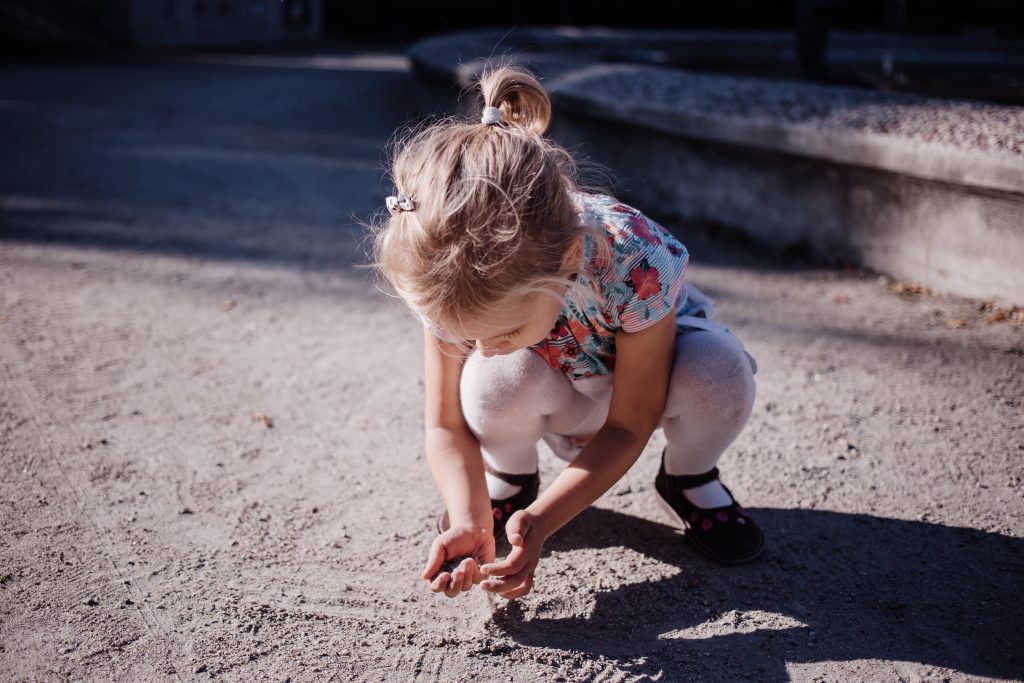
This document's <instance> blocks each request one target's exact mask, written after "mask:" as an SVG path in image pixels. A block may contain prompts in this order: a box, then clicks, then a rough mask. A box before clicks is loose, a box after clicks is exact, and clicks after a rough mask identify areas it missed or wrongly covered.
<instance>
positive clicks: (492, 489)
mask: <svg viewBox="0 0 1024 683" xmlns="http://www.w3.org/2000/svg"><path fill="white" fill-rule="evenodd" d="M484 478H486V479H487V495H489V496H490V497H491V499H492V500H502V499H504V498H510V497H512V496H514V495H516V494H517V493H519V491H520V490H522V488H523V487H522V486H516V485H515V484H510V483H508V482H507V481H505V480H504V479H498V478H497V477H495V476H494V475H493V474H491V473H490V472H484ZM726 505H728V503H726Z"/></svg>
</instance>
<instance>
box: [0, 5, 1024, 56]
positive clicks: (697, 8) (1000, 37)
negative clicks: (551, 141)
mask: <svg viewBox="0 0 1024 683" xmlns="http://www.w3.org/2000/svg"><path fill="white" fill-rule="evenodd" d="M151 1H153V2H167V1H169V0H151ZM194 2H195V3H196V5H195V9H196V11H197V12H198V11H199V10H200V9H202V10H203V11H208V12H221V13H225V12H237V11H240V9H244V7H242V5H243V4H244V0H194ZM307 2H308V0H281V3H280V7H281V11H282V15H283V16H284V15H285V14H287V13H289V12H291V13H292V15H293V16H301V13H302V10H303V7H305V6H306V3H307ZM130 4H131V3H130V0H35V1H31V2H30V1H27V0H0V46H2V47H0V50H2V51H3V52H5V53H12V52H14V53H17V52H24V51H36V50H53V49H74V50H109V49H123V48H126V47H130V46H131V39H130V38H129V37H128V35H127V33H126V31H125V30H124V25H125V16H126V15H127V13H128V12H129V11H130ZM320 11H321V12H322V18H323V33H322V39H323V40H325V41H327V42H330V41H331V40H332V39H339V40H352V39H366V40H372V41H382V40H384V41H396V42H406V41H410V40H414V39H416V38H420V37H423V36H425V35H429V34H433V33H439V32H446V31H455V30H460V29H466V28H473V27H483V26H505V27H513V26H534V25H552V24H572V25H575V26H615V27H637V28H692V29H731V30H790V29H795V28H796V27H797V25H798V23H799V22H804V23H805V24H806V23H823V24H825V25H826V26H827V27H828V28H829V29H830V30H845V31H864V32H882V33H906V34H931V35H948V36H960V37H964V36H966V37H969V38H971V39H973V40H976V41H978V42H981V43H994V42H1006V41H1016V40H1024V3H1022V2H1019V0H970V1H967V0H957V1H946V2H942V1H938V2H936V1H932V0H784V1H781V2H762V1H759V0H716V1H715V2H709V1H702V2H663V1H661V0H657V1H656V0H631V1H630V2H619V3H593V2H583V1H582V0H543V1H542V0H524V1H519V2H512V3H480V2H468V1H467V2H443V1H440V0H419V1H414V2H410V1H408V0H373V1H370V2H353V1H352V0H323V3H322V5H321V8H320Z"/></svg>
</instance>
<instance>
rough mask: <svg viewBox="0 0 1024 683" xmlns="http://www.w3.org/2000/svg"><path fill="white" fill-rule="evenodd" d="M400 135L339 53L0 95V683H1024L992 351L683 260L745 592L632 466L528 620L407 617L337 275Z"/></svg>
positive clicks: (406, 478)
mask: <svg viewBox="0 0 1024 683" xmlns="http://www.w3.org/2000/svg"><path fill="white" fill-rule="evenodd" d="M426 102H427V99H425V96H424V93H423V92H421V91H420V90H419V89H418V87H417V85H416V84H415V82H414V78H413V76H412V74H411V73H409V72H408V70H407V66H406V64H405V62H404V61H403V60H402V59H401V57H400V56H396V55H383V56H381V57H380V58H375V59H366V58H360V59H352V58H350V57H349V56H347V55H346V54H345V52H344V51H343V50H342V51H338V52H336V54H334V56H333V59H332V60H329V61H327V62H323V61H321V62H317V63H309V62H307V61H304V60H301V59H300V60H296V61H288V62H282V61H275V58H274V57H272V56H267V57H265V58H263V59H260V60H253V61H252V63H250V64H249V65H226V64H212V63H208V60H207V61H205V62H204V60H203V59H198V60H197V61H196V62H195V63H180V62H168V61H149V62H130V63H127V62H101V63H87V64H84V63H83V64H67V63H65V64H59V63H55V64H34V65H8V66H6V67H4V68H3V69H2V70H0V156H2V158H3V159H4V163H3V164H2V165H0V459H2V460H0V462H2V470H0V471H2V473H3V474H2V478H0V678H3V679H7V680H41V679H42V680H61V679H75V680H80V679H117V680H124V679H136V680H174V679H178V680H206V679H210V678H213V679H218V680H238V681H249V680H292V681H303V680H324V679H335V680H345V681H347V680H375V681H376V680H389V681H390V680H401V681H405V680H415V681H452V680H481V681H509V680H544V681H626V680H660V681H684V680H685V681H735V680H755V681H779V680H798V681H812V680H828V681H845V680H886V681H889V680H905V681H915V680H950V681H967V680H972V681H973V680H989V679H995V680H1006V679H1021V678H1024V649H1022V648H1021V646H1020V633H1021V631H1022V628H1024V619H1022V617H1021V614H1020V605H1021V604H1022V601H1024V581H1022V580H1021V577H1022V575H1024V574H1022V570H1024V542H1022V536H1024V515H1022V513H1024V500H1022V496H1024V466H1022V460H1024V419H1022V415H1024V410H1022V401H1024V398H1022V397H1024V334H1022V333H1024V329H1022V327H1021V326H1020V325H1018V324H1015V323H1009V322H1001V323H996V324H986V323H985V322H983V319H982V314H981V313H979V312H978V310H977V308H978V302H975V301H969V300H963V299H956V298H946V297H941V296H933V295H897V294H895V293H893V292H892V291H891V288H890V286H888V285H887V283H886V282H884V281H880V280H879V278H878V276H877V275H874V274H869V273H863V272H859V271H855V270H839V271H836V270H830V269H826V268H821V267H815V266H813V265H807V264H798V263H780V262H778V261H777V260H772V259H771V258H769V257H768V256H765V255H763V254H761V253H760V250H759V249H758V248H757V247H756V246H753V245H747V244H743V243H738V242H734V241H729V240H725V239H722V238H720V237H717V236H713V235H712V234H711V232H712V231H709V230H706V229H704V228H702V226H695V225H679V224H674V223H669V224H668V225H669V227H670V228H672V229H673V230H674V231H675V232H676V233H677V234H678V235H679V236H680V237H681V238H682V240H683V241H684V242H685V243H686V244H687V245H688V246H689V247H690V250H691V252H692V254H693V267H692V270H691V277H692V279H693V280H694V281H695V282H696V283H697V284H698V285H699V286H701V287H702V288H703V289H704V290H705V291H706V292H707V293H709V294H710V295H712V296H713V297H715V299H716V300H717V302H718V303H719V306H720V310H721V314H720V320H722V321H723V322H725V323H726V324H727V325H729V326H730V327H731V328H732V329H733V330H734V331H735V332H736V333H737V334H738V335H739V336H740V337H741V338H742V339H743V340H744V342H745V343H746V345H747V347H748V349H749V350H750V351H751V353H753V354H754V355H755V356H756V357H757V359H758V361H759V363H760V372H759V373H758V376H757V377H758V382H759V384H758V392H759V393H758V400H757V404H756V406H755V409H754V414H753V416H752V418H751V420H750V424H749V426H748V427H747V429H746V431H745V432H744V433H743V434H742V435H741V437H740V438H739V440H738V441H737V442H736V443H735V445H734V447H733V448H732V449H731V450H730V451H729V452H728V453H727V454H726V456H725V457H724V459H723V462H722V469H723V478H724V480H725V481H726V483H727V484H728V485H730V487H731V488H732V489H733V491H734V492H735V493H736V494H737V496H738V497H739V499H740V500H741V501H743V502H744V503H745V504H746V505H747V506H748V507H749V508H750V509H751V510H752V512H753V514H754V515H755V516H756V517H757V519H758V521H759V522H760V523H761V525H762V526H763V527H764V528H765V530H766V534H767V536H768V543H769V548H768V551H767V552H766V556H765V557H764V559H763V561H760V562H757V563H755V564H752V565H749V566H745V567H739V568H721V567H719V566H716V565H714V564H712V563H709V562H707V561H705V560H703V559H701V557H699V556H698V555H696V554H695V553H694V552H693V551H692V550H691V549H690V548H689V547H688V546H687V544H686V542H685V540H684V539H683V538H682V536H681V535H680V534H679V533H677V532H676V531H675V530H674V529H673V528H672V527H670V526H668V522H669V520H668V518H667V517H666V516H665V515H664V513H663V512H662V511H661V510H660V508H658V507H657V506H656V504H655V502H654V499H653V495H654V493H653V479H654V474H655V471H656V468H657V453H658V451H659V449H660V447H661V445H662V443H663V441H662V438H663V437H661V435H660V433H659V434H656V436H655V438H654V439H653V440H652V442H651V444H650V445H649V447H648V449H647V451H646V452H645V454H644V456H643V457H642V458H641V460H640V462H639V463H638V464H637V465H636V466H635V467H634V468H633V469H632V470H631V471H630V472H629V473H628V475H627V476H626V477H625V478H624V479H623V480H622V481H621V482H619V483H618V484H617V485H616V486H615V487H614V488H613V489H612V491H610V492H609V493H608V494H607V495H605V496H604V497H603V498H602V499H601V500H600V501H598V503H597V504H596V505H595V506H593V507H592V508H591V509H590V510H588V511H587V512H585V513H584V514H583V515H581V516H580V517H579V518H577V519H576V520H574V521H573V522H572V523H571V524H570V525H569V526H567V527H566V528H565V529H563V530H562V531H561V532H560V533H559V534H557V535H556V536H555V537H553V538H552V539H551V541H550V543H549V544H548V547H547V548H546V555H545V557H544V559H543V560H542V563H541V565H540V568H539V570H538V573H537V578H536V589H535V591H534V593H533V594H531V595H530V596H528V597H527V598H526V599H523V600H521V601H519V602H516V603H506V602H505V601H503V600H501V599H492V598H490V597H489V596H487V595H485V594H483V593H481V592H480V591H473V592H472V593H470V594H467V595H464V596H462V597H460V598H459V599H457V600H449V599H447V598H444V597H443V596H438V595H434V594H432V593H430V592H429V591H427V590H426V587H425V585H424V583H423V582H422V581H421V580H420V579H419V578H418V574H419V572H420V570H421V566H422V563H423V561H424V559H425V556H426V550H427V547H428V544H429V543H430V541H431V540H432V537H433V531H432V528H433V523H434V518H435V515H436V513H437V511H438V507H439V502H440V500H439V496H438V495H437V493H436V491H435V489H434V487H433V485H432V483H431V482H430V479H429V473H428V470H427V467H426V463H425V462H424V459H423V455H422V445H421V442H420V429H421V416H420V408H421V402H422V384H421V379H420V373H421V365H422V360H421V358H420V332H419V329H418V327H417V324H416V323H415V322H414V321H413V320H412V319H411V318H410V317H409V316H408V315H407V314H406V313H405V312H404V311H403V310H402V309H401V308H399V307H398V306H396V305H394V304H392V303H391V302H389V301H387V300H386V299H385V298H384V297H383V296H381V295H379V294H377V293H376V292H374V290H373V288H372V286H371V284H370V283H369V282H368V278H367V274H366V272H365V271H361V270H359V269H357V268H355V267H354V266H353V264H354V263H357V262H359V261H360V260H361V256H360V251H359V247H358V239H359V237H360V229H359V227H358V225H357V224H356V222H355V219H356V218H364V217H366V216H367V215H368V214H370V213H371V212H373V211H375V210H377V209H379V208H381V207H382V203H383V195H384V194H385V191H386V189H387V187H386V185H385V184H384V183H383V180H382V177H383V174H382V171H381V164H380V162H381V155H380V148H381V146H382V145H383V144H384V142H385V141H386V139H387V137H388V136H389V135H390V133H391V132H392V130H393V129H394V127H395V126H396V125H398V124H399V123H400V122H402V121H405V120H408V119H410V118H411V117H414V116H416V115H417V113H418V112H422V111H428V110H431V109H430V107H432V106H434V105H429V106H428V105H427V104H426ZM640 208H641V209H645V210H648V212H650V213H651V214H652V215H653V216H654V217H655V218H658V216H657V213H656V212H655V211H651V210H650V208H649V207H640ZM254 416H255V417H254ZM260 416H266V419H261V418H260ZM559 468H560V465H559V464H558V463H557V462H556V461H555V460H554V458H553V456H551V455H550V453H547V452H545V453H544V456H543V460H542V476H543V478H544V481H545V482H550V481H551V479H552V478H553V477H554V476H555V475H556V474H557V472H558V470H559Z"/></svg>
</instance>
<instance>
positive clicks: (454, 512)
mask: <svg viewBox="0 0 1024 683" xmlns="http://www.w3.org/2000/svg"><path fill="white" fill-rule="evenodd" d="M424 337H425V342H424V346H425V368H424V369H425V373H424V391H425V392H426V412H425V415H424V429H425V441H426V454H427V463H428V464H429V465H430V472H431V474H432V475H433V477H434V481H435V482H436V483H437V488H438V489H439V490H440V491H441V496H442V497H443V498H444V502H445V505H446V506H447V508H448V517H449V520H450V521H451V524H452V526H458V525H472V526H480V527H483V528H486V529H487V530H488V531H490V530H491V529H492V528H493V525H494V518H493V516H492V514H491V501H490V498H489V497H488V495H487V483H486V481H485V480H484V465H483V458H482V457H481V455H480V444H479V443H478V442H477V440H476V437H474V436H473V434H472V433H471V432H470V431H469V427H468V426H467V425H466V420H465V418H464V417H463V415H462V404H461V402H460V399H459V382H460V379H461V377H462V363H463V361H464V360H465V356H466V352H465V351H464V350H462V349H460V348H459V347H457V346H454V345H451V344H445V343H444V342H441V341H440V340H438V339H437V338H436V337H434V335H432V334H430V332H428V331H426V330H424Z"/></svg>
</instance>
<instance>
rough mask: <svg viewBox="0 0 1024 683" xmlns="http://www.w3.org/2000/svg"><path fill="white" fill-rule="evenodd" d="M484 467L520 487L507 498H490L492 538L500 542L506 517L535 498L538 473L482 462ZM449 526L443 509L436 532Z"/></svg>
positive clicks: (502, 537) (525, 506)
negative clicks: (503, 469)
mask: <svg viewBox="0 0 1024 683" xmlns="http://www.w3.org/2000/svg"><path fill="white" fill-rule="evenodd" d="M484 469H485V470H486V471H487V473H488V474H491V475H494V476H495V477H497V478H498V479H501V480H502V481H504V482H506V483H508V484H511V485H513V486H519V487H521V488H520V490H519V492H518V493H516V494H515V495H512V496H509V497H508V498H500V499H495V498H491V514H493V515H494V539H495V540H496V541H497V542H498V543H501V541H502V540H503V539H504V538H505V522H507V521H508V518H509V517H511V516H512V515H513V513H515V512H516V511H517V510H523V509H525V508H527V507H528V506H529V505H530V504H531V503H532V502H533V501H535V500H537V493H538V491H539V490H540V473H539V472H534V473H533V474H508V473H506V472H499V471H497V470H495V469H494V468H492V467H491V466H489V465H488V464H487V463H484ZM450 527H451V523H450V522H449V521H448V511H447V510H445V511H444V514H442V515H441V516H440V517H438V519H437V533H439V534H443V533H444V532H446V531H448V529H449V528H450Z"/></svg>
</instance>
